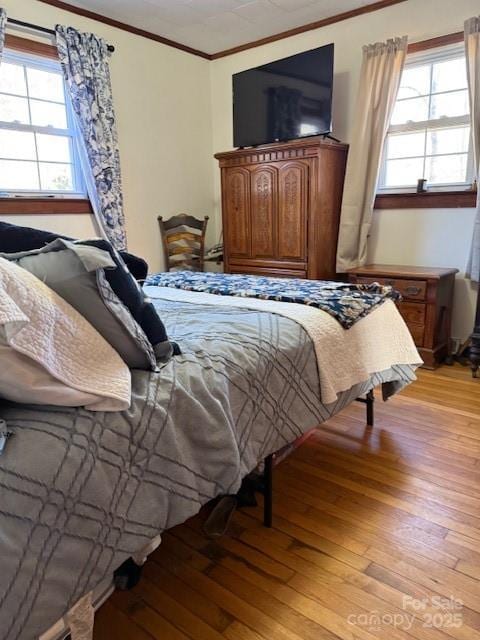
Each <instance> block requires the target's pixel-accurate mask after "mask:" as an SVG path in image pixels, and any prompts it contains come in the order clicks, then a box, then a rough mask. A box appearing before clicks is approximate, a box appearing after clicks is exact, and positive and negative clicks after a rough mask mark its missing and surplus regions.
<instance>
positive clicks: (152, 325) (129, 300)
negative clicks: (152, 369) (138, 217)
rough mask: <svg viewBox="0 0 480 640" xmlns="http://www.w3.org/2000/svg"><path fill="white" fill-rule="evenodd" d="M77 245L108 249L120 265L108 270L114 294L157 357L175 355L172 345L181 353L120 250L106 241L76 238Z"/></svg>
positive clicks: (107, 276) (175, 350)
mask: <svg viewBox="0 0 480 640" xmlns="http://www.w3.org/2000/svg"><path fill="white" fill-rule="evenodd" d="M75 244H77V245H79V244H80V245H87V246H91V247H96V248H97V249H102V250H103V251H108V252H109V254H110V257H111V258H112V260H113V261H114V262H115V265H116V267H117V268H116V269H107V270H105V277H106V279H107V281H108V283H109V284H110V286H111V287H112V289H113V291H114V292H115V294H116V295H117V296H118V297H119V298H120V300H121V301H122V302H123V304H124V305H125V306H126V307H127V308H128V310H129V311H130V313H131V314H132V316H133V317H134V319H135V320H136V322H138V324H139V325H140V326H141V327H142V329H143V331H144V332H145V335H146V336H147V338H148V339H149V341H150V343H151V344H152V345H153V349H154V351H155V355H156V357H157V360H161V361H163V360H166V359H168V358H169V357H170V356H171V354H172V348H173V353H174V354H175V355H178V354H179V353H180V349H179V348H178V345H177V344H176V343H171V342H169V341H168V337H167V332H166V330H165V326H164V324H163V322H162V321H161V319H160V317H159V315H158V313H157V311H156V309H155V307H154V306H153V304H152V303H151V302H150V300H149V299H148V298H147V296H146V295H145V293H144V291H143V289H142V288H141V287H140V286H139V285H138V283H137V282H136V281H135V279H134V278H132V276H131V274H130V273H129V270H128V268H127V266H126V264H125V262H124V261H123V260H122V257H121V255H120V253H119V252H118V251H117V250H116V249H115V248H114V247H113V246H112V245H111V244H110V243H109V242H108V241H107V240H77V241H76V243H75Z"/></svg>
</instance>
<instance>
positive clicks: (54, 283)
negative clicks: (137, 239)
mask: <svg viewBox="0 0 480 640" xmlns="http://www.w3.org/2000/svg"><path fill="white" fill-rule="evenodd" d="M0 256H1V257H3V258H6V259H7V260H12V261H14V262H16V263H17V264H18V265H20V266H21V267H23V268H24V269H26V270H27V271H29V272H30V273H32V274H33V275H35V276H36V277H37V278H39V279H40V280H42V281H43V282H44V283H45V284H46V285H47V286H48V287H50V288H51V289H53V291H55V292H56V293H57V294H58V295H60V296H61V297H62V298H63V299H64V300H66V301H67V302H68V303H69V304H70V305H71V306H72V307H74V308H75V309H76V310H77V311H78V312H79V313H80V314H81V315H82V316H83V317H84V318H85V319H86V320H88V322H90V324H91V325H92V326H94V327H95V329H96V330H97V331H98V332H99V333H100V334H101V335H102V336H103V337H104V338H105V340H107V342H109V343H110V344H111V345H112V347H113V348H114V349H115V351H117V353H118V354H119V355H120V357H121V358H122V360H123V361H124V362H125V363H126V364H127V365H128V366H129V367H130V368H131V369H147V370H148V369H155V368H156V357H155V353H154V351H153V347H152V345H151V344H150V342H149V340H148V338H147V336H146V335H145V333H144V331H143V329H142V328H141V327H140V325H139V324H138V323H137V322H136V321H135V319H134V318H133V317H132V315H131V313H130V311H129V310H128V309H127V307H126V306H125V305H124V304H123V303H122V302H121V300H120V299H119V298H118V296H117V295H116V294H115V293H114V291H113V289H112V288H111V286H110V285H109V283H108V281H107V279H106V277H105V272H104V270H105V269H112V268H116V264H115V262H114V261H113V259H112V257H111V256H110V254H109V253H108V252H107V251H102V250H101V249H98V248H96V247H92V246H88V245H82V244H75V243H73V242H69V241H68V240H63V239H57V240H54V241H53V242H51V243H50V244H47V245H46V246H45V247H42V248H41V249H35V250H32V251H23V252H20V253H2V254H0Z"/></svg>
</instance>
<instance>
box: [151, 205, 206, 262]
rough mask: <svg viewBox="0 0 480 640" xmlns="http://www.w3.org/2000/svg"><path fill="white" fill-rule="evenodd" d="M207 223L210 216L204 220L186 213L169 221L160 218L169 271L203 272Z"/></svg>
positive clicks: (159, 222)
mask: <svg viewBox="0 0 480 640" xmlns="http://www.w3.org/2000/svg"><path fill="white" fill-rule="evenodd" d="M207 223H208V216H205V218H204V219H203V220H199V219H198V218H194V217H193V216H189V215H188V214H186V213H181V214H179V215H177V216H173V217H172V218H170V219H169V220H164V219H163V217H162V216H158V224H159V225H160V233H161V234H162V241H163V248H164V250H165V259H166V262H167V265H166V266H167V271H182V270H188V271H203V260H204V251H205V232H206V230H207Z"/></svg>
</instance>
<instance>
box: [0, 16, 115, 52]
mask: <svg viewBox="0 0 480 640" xmlns="http://www.w3.org/2000/svg"><path fill="white" fill-rule="evenodd" d="M9 22H10V24H15V25H17V27H25V28H26V29H33V30H34V31H40V32H41V33H48V35H50V36H54V35H55V31H54V30H53V29H47V28H46V27H40V26H39V25H38V24H31V23H30V22H23V20H14V19H13V18H7V24H8V23H9ZM107 49H108V50H109V51H110V53H113V52H114V51H115V47H114V46H113V45H111V44H109V45H107Z"/></svg>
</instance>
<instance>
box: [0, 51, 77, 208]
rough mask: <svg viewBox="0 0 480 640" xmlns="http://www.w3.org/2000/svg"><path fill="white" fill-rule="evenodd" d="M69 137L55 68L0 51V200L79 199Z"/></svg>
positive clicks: (68, 112)
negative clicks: (3, 196)
mask: <svg viewBox="0 0 480 640" xmlns="http://www.w3.org/2000/svg"><path fill="white" fill-rule="evenodd" d="M74 137H75V133H74V130H73V117H72V112H71V107H70V101H69V99H67V97H66V92H65V87H64V81H63V76H62V72H61V68H60V63H59V62H57V61H56V60H50V59H47V58H41V57H39V56H34V55H30V54H21V53H17V52H13V51H8V50H7V51H5V53H4V56H3V59H2V64H1V65H0V195H1V194H6V195H10V196H11V195H15V194H19V195H24V196H29V195H31V196H39V195H40V196H43V195H51V196H55V195H57V196H62V195H64V196H68V197H72V196H79V197H85V188H84V184H83V180H82V175H81V171H80V167H79V161H78V157H77V152H76V149H75V140H74Z"/></svg>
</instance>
